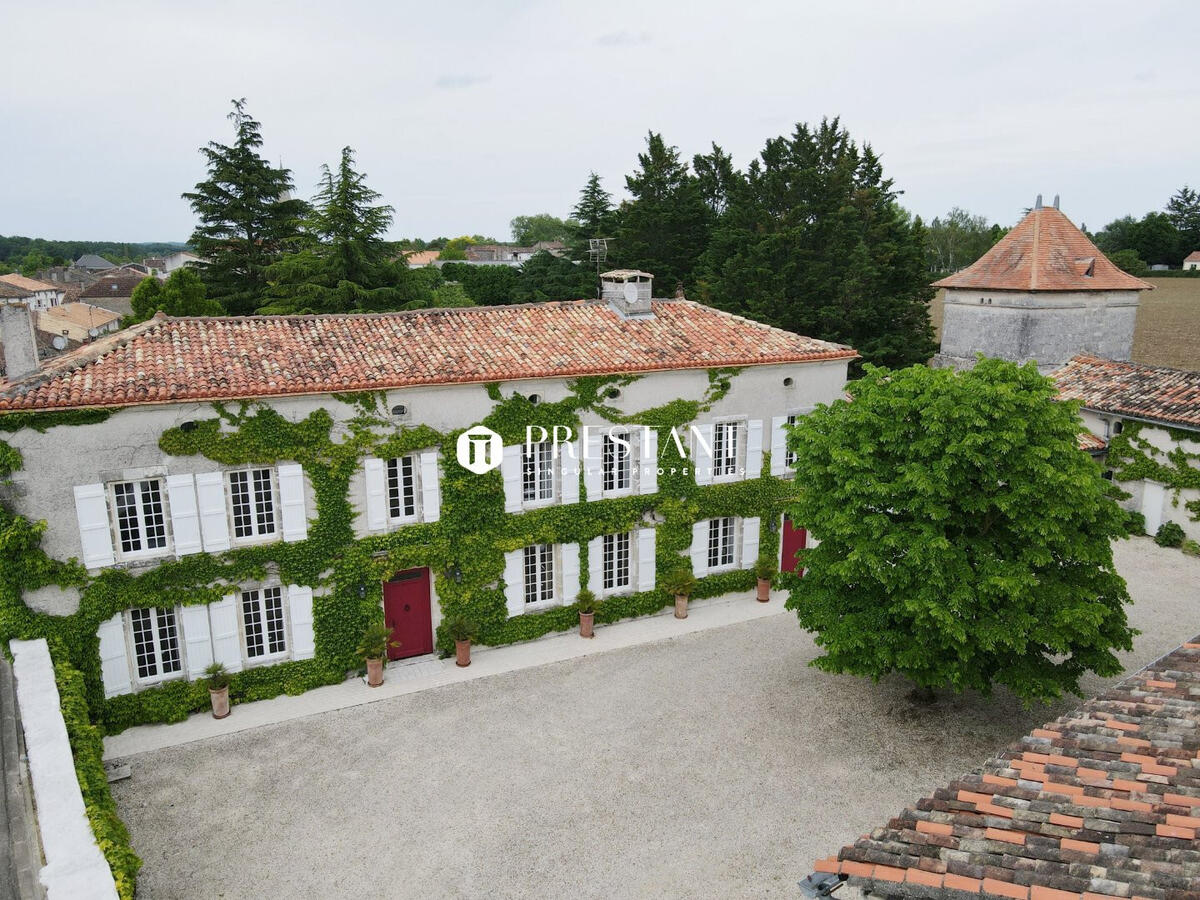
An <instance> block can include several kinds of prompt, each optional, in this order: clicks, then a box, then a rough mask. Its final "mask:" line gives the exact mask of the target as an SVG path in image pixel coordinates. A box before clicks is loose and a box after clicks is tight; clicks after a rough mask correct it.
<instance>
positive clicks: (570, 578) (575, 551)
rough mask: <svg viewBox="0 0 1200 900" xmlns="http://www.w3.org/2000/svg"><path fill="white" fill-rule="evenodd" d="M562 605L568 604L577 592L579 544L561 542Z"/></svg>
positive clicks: (573, 600)
mask: <svg viewBox="0 0 1200 900" xmlns="http://www.w3.org/2000/svg"><path fill="white" fill-rule="evenodd" d="M559 557H560V558H561V559H562V605H563V606H569V605H570V604H572V603H574V602H575V597H576V596H577V595H578V594H579V545H578V544H562V545H561V546H560V553H559Z"/></svg>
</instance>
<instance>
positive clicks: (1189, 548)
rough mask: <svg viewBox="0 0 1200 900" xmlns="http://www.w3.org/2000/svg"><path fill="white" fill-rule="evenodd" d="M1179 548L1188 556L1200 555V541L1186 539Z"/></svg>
mask: <svg viewBox="0 0 1200 900" xmlns="http://www.w3.org/2000/svg"><path fill="white" fill-rule="evenodd" d="M1179 549H1180V550H1182V551H1183V552H1184V553H1186V554H1187V555H1188V556H1200V543H1197V542H1196V541H1193V540H1192V539H1191V538H1188V539H1187V540H1185V541H1184V542H1183V545H1182V546H1181V547H1180V548H1179Z"/></svg>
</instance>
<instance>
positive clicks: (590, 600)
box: [575, 588, 596, 638]
mask: <svg viewBox="0 0 1200 900" xmlns="http://www.w3.org/2000/svg"><path fill="white" fill-rule="evenodd" d="M575 605H576V606H578V607H579V636H580V637H585V638H590V637H595V636H596V634H595V632H594V631H593V630H592V629H593V626H594V625H595V622H596V595H595V594H593V593H592V592H591V591H589V590H588V589H587V588H584V589H583V590H582V591H580V592H579V593H578V594H577V595H576V596H575Z"/></svg>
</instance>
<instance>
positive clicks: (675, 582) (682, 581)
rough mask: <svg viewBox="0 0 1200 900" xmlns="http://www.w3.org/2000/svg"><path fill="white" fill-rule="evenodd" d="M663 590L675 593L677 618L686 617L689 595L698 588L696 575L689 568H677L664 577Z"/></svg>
mask: <svg viewBox="0 0 1200 900" xmlns="http://www.w3.org/2000/svg"><path fill="white" fill-rule="evenodd" d="M662 587H663V590H664V591H666V592H667V593H668V594H674V595H675V618H677V619H686V618H687V615H688V596H689V595H690V594H691V593H692V591H694V590H695V589H696V576H694V575H693V574H692V573H691V572H689V571H688V570H687V569H676V570H675V571H674V572H670V573H668V574H667V576H666V577H665V578H663V583H662Z"/></svg>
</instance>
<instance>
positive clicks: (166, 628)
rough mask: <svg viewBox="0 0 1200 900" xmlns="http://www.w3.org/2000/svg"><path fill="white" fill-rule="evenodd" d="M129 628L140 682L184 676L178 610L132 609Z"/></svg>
mask: <svg viewBox="0 0 1200 900" xmlns="http://www.w3.org/2000/svg"><path fill="white" fill-rule="evenodd" d="M129 627H130V630H131V631H132V632H133V656H134V663H135V665H136V666H137V677H138V681H142V682H154V681H162V680H163V679H164V678H169V677H171V676H172V675H181V674H182V673H183V660H182V658H181V657H180V655H179V628H178V626H177V625H176V623H175V610H173V609H131V610H130V611H129Z"/></svg>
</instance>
